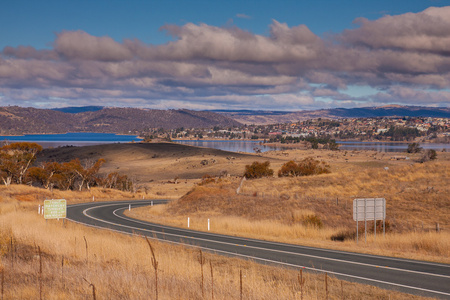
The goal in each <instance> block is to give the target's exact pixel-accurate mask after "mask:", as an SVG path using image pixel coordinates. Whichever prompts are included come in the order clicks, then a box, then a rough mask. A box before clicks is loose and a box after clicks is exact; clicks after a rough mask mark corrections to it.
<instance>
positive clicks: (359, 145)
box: [336, 141, 450, 152]
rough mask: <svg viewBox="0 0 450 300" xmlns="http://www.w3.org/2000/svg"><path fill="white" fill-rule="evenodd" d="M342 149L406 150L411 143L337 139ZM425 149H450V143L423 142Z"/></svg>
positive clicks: (421, 145)
mask: <svg viewBox="0 0 450 300" xmlns="http://www.w3.org/2000/svg"><path fill="white" fill-rule="evenodd" d="M336 143H338V144H339V149H340V150H374V151H378V152H406V150H407V149H408V145H409V143H392V142H360V141H336ZM420 147H422V148H423V149H433V150H436V151H442V149H445V150H446V151H450V144H441V143H422V144H420Z"/></svg>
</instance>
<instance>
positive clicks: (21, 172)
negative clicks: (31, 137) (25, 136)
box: [0, 142, 42, 185]
mask: <svg viewBox="0 0 450 300" xmlns="http://www.w3.org/2000/svg"><path fill="white" fill-rule="evenodd" d="M41 151H42V146H41V145H38V144H36V143H29V142H20V143H13V144H10V145H5V146H3V147H1V148H0V176H1V178H2V180H3V183H4V184H5V185H9V184H11V183H12V182H15V183H18V184H22V182H23V179H24V176H25V173H26V172H27V170H28V169H29V168H30V166H31V164H32V163H33V162H34V160H35V159H36V155H37V154H38V153H39V152H41Z"/></svg>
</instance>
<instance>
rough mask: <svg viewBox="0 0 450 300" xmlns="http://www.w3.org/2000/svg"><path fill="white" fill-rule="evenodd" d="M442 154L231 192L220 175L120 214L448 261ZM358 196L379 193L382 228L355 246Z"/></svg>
mask: <svg viewBox="0 0 450 300" xmlns="http://www.w3.org/2000/svg"><path fill="white" fill-rule="evenodd" d="M442 156H444V158H443V159H440V160H438V161H435V162H427V163H423V164H419V163H414V162H401V163H399V162H397V161H394V162H392V163H391V164H390V165H389V167H388V169H385V168H384V167H381V166H382V165H385V164H382V165H379V166H377V165H376V164H373V166H372V167H370V168H367V166H366V165H364V164H362V163H351V162H335V163H334V165H332V169H334V171H333V173H331V174H323V175H318V176H307V177H297V178H263V179H257V180H246V181H245V182H244V184H243V186H242V189H241V193H240V194H239V195H236V188H237V187H238V186H239V183H240V181H239V180H237V179H226V180H222V181H220V182H219V183H216V184H214V183H212V184H208V185H204V186H199V187H196V188H195V189H193V190H192V191H191V192H189V193H188V194H186V195H185V196H183V197H182V198H180V199H179V200H177V201H172V202H171V203H169V204H167V205H165V206H161V207H153V208H148V207H147V208H139V209H135V210H132V211H131V212H129V213H128V212H127V214H128V215H130V216H133V217H136V218H141V219H146V220H149V221H152V222H157V223H163V224H171V225H174V226H179V227H187V217H189V218H190V225H191V228H192V229H196V230H205V231H206V230H207V219H210V221H211V230H212V231H214V232H218V233H223V234H231V235H243V236H247V237H252V238H260V239H266V240H275V241H282V242H289V243H294V244H303V245H311V246H318V247H326V248H333V249H342V250H348V251H357V252H365V253H373V254H380V255H389V256H396V257H405V258H413V259H421V260H430V261H437V262H444V263H449V262H450V219H449V218H448V216H449V215H450V198H449V196H448V195H450V186H449V184H448V183H449V182H450V181H449V180H450V160H449V159H448V158H449V156H448V155H442ZM364 159H366V158H364ZM360 197H364V198H372V197H382V198H386V204H387V208H386V214H387V219H386V223H387V226H388V228H387V234H386V237H385V238H384V237H382V234H381V233H382V232H380V231H378V232H377V239H376V240H374V238H373V222H368V232H369V233H368V238H367V244H365V243H364V240H362V241H363V242H360V243H359V244H358V245H356V243H355V239H354V237H355V235H356V222H354V221H353V219H352V210H353V199H355V198H360ZM319 224H321V226H319ZM363 226H364V224H363V222H360V226H359V228H360V230H361V228H363ZM438 226H439V229H440V232H439V233H438V232H436V228H437V227H438ZM379 229H380V228H379ZM379 229H378V230H379ZM360 234H364V231H362V232H360ZM332 236H338V237H340V238H341V239H344V241H331V237H332ZM360 237H361V235H360ZM360 241H361V239H360Z"/></svg>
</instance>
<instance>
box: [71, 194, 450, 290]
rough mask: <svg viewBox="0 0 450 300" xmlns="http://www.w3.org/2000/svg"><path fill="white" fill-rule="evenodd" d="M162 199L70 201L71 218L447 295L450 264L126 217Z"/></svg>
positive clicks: (381, 284) (392, 286)
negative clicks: (271, 240) (73, 202)
mask: <svg viewBox="0 0 450 300" xmlns="http://www.w3.org/2000/svg"><path fill="white" fill-rule="evenodd" d="M165 202H166V201H165V200H153V201H150V200H146V201H136V200H134V201H121V202H91V203H83V204H75V205H70V206H68V208H67V218H68V219H69V220H72V221H75V222H78V223H82V224H85V225H88V226H93V227H98V228H106V229H109V230H114V231H118V232H122V233H128V234H138V235H144V236H148V237H151V238H156V239H161V240H165V241H168V242H172V243H177V244H189V245H193V246H197V247H201V248H203V249H206V250H209V251H211V252H215V253H217V254H223V255H232V256H237V257H241V258H248V259H252V260H254V261H257V262H260V263H266V264H277V265H282V266H285V267H291V268H298V269H300V268H303V269H305V270H309V271H312V272H327V273H328V274H329V275H333V276H335V277H337V278H340V279H343V280H348V281H353V282H359V283H365V284H370V285H375V286H379V287H382V288H385V289H393V290H398V291H402V292H406V293H410V294H415V295H421V296H428V297H436V298H442V299H450V265H448V264H438V263H431V262H424V261H416V260H407V259H399V258H392V257H384V256H375V255H367V254H358V253H352V252H343V251H336V250H327V249H320V248H313V247H304V246H298V245H291V244H283V243H275V242H267V241H261V240H254V239H247V238H240V237H233V236H226V235H220V234H213V233H208V232H199V231H193V230H186V229H180V228H175V227H170V226H163V225H158V224H152V223H149V222H144V221H140V220H136V219H132V218H129V217H126V216H125V215H124V214H123V213H124V211H125V210H127V209H129V205H131V208H133V207H138V206H143V205H151V204H154V205H156V204H160V203H165Z"/></svg>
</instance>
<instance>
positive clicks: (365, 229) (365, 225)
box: [364, 199, 367, 244]
mask: <svg viewBox="0 0 450 300" xmlns="http://www.w3.org/2000/svg"><path fill="white" fill-rule="evenodd" d="M366 214H367V199H364V244H367V218H366Z"/></svg>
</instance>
